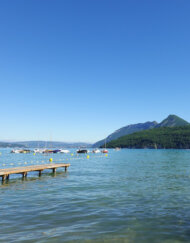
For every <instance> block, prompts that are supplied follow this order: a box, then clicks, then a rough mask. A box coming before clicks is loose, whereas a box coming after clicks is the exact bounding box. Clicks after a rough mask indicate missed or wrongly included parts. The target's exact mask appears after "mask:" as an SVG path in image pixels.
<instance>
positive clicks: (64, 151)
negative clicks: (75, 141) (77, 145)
mask: <svg viewBox="0 0 190 243" xmlns="http://www.w3.org/2000/svg"><path fill="white" fill-rule="evenodd" d="M60 153H63V154H68V153H70V151H69V150H67V149H61V150H60Z"/></svg>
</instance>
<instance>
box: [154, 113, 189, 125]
mask: <svg viewBox="0 0 190 243" xmlns="http://www.w3.org/2000/svg"><path fill="white" fill-rule="evenodd" d="M186 125H189V123H188V122H187V121H185V120H183V119H182V118H180V117H178V116H176V115H169V116H168V117H167V118H166V119H164V120H163V121H162V122H160V123H159V124H158V125H156V127H179V126H186Z"/></svg>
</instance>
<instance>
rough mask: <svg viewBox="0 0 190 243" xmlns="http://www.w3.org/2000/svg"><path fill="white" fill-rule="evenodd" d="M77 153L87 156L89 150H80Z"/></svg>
mask: <svg viewBox="0 0 190 243" xmlns="http://www.w3.org/2000/svg"><path fill="white" fill-rule="evenodd" d="M77 153H78V154H87V153H88V150H87V149H79V150H77Z"/></svg>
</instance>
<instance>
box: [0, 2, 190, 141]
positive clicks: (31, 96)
mask: <svg viewBox="0 0 190 243" xmlns="http://www.w3.org/2000/svg"><path fill="white" fill-rule="evenodd" d="M189 13H190V1H189V0H143V1H142V0H80V1H78V0H27V1H26V0H1V1H0V103H1V106H0V107H1V108H0V114H1V116H0V117H1V121H0V124H1V126H0V140H14V141H21V140H50V139H51V140H54V141H68V142H74V141H83V142H96V141H98V140H100V139H102V138H104V137H106V136H107V135H109V134H110V133H112V132H113V131H115V130H116V129H118V128H120V127H123V126H126V125H128V124H134V123H139V122H146V121H154V120H156V121H157V122H160V121H162V120H163V119H164V118H166V117H167V116H168V115H169V114H176V115H178V116H180V117H182V118H184V119H185V120H187V121H190V109H189V97H190V95H189V94H190V93H189V92H190V58H189V57H190V31H189V30H190V14H189Z"/></svg>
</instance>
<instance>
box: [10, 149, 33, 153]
mask: <svg viewBox="0 0 190 243" xmlns="http://www.w3.org/2000/svg"><path fill="white" fill-rule="evenodd" d="M30 152H31V150H29V149H15V150H12V151H11V153H15V154H28V153H30Z"/></svg>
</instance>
